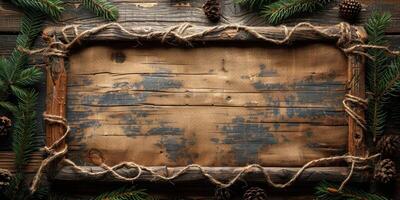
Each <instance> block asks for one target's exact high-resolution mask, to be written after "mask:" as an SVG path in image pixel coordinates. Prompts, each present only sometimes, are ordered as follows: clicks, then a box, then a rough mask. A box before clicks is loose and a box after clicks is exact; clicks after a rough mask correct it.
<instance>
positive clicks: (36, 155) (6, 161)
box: [0, 151, 43, 173]
mask: <svg viewBox="0 0 400 200" xmlns="http://www.w3.org/2000/svg"><path fill="white" fill-rule="evenodd" d="M42 155H43V154H42V152H38V151H37V152H33V153H32V155H31V158H30V159H29V162H28V164H27V165H26V167H25V168H24V172H27V173H32V172H36V170H37V169H38V168H39V166H40V164H41V162H42V160H43V157H42ZM0 168H3V169H7V170H10V171H11V172H15V154H14V153H12V152H0Z"/></svg>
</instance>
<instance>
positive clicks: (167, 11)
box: [0, 0, 400, 34]
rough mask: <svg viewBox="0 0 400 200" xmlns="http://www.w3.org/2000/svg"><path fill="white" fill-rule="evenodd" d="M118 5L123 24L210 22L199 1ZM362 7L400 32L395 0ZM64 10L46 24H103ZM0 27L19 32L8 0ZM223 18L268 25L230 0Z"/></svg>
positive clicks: (328, 15) (0, 1)
mask: <svg viewBox="0 0 400 200" xmlns="http://www.w3.org/2000/svg"><path fill="white" fill-rule="evenodd" d="M110 1H112V2H114V4H115V5H116V6H117V7H118V9H119V12H120V18H119V22H120V23H122V24H124V25H126V26H143V25H144V26H151V27H164V28H165V27H167V26H171V25H175V24H177V23H181V22H190V23H194V24H196V25H205V26H210V25H213V24H212V23H210V22H209V21H208V20H207V18H206V17H205V15H204V13H203V11H202V9H201V6H202V4H203V3H204V2H203V1H201V0H189V1H169V0H158V1H146V2H143V1H126V0H110ZM360 1H361V2H362V4H363V10H362V14H361V17H360V19H359V20H358V21H357V22H356V23H357V24H361V23H364V22H365V21H366V19H367V17H368V15H369V13H371V12H372V11H373V10H385V11H390V12H391V13H392V14H393V23H392V24H391V26H390V28H389V29H388V30H387V32H388V33H392V34H394V33H399V32H400V28H399V27H400V6H398V1H397V0H385V1H381V0H360ZM65 2H66V3H65V7H66V11H65V12H63V14H62V17H61V19H60V20H59V21H58V22H56V23H55V22H52V21H48V22H47V24H48V25H67V24H81V25H83V26H89V27H90V26H94V25H96V24H99V23H104V21H103V20H102V19H100V18H96V17H95V16H94V15H93V14H92V13H91V12H89V11H88V10H86V9H84V8H83V6H82V3H81V2H80V1H79V0H66V1H65ZM335 2H336V3H333V4H332V5H331V6H330V7H329V8H328V9H327V10H324V11H321V12H317V13H314V14H311V15H305V16H300V17H298V18H296V19H292V20H289V21H287V22H286V24H289V25H291V24H294V23H297V22H300V21H310V22H312V23H315V24H323V25H332V24H337V23H339V22H341V21H343V19H340V18H339V17H338V6H337V2H338V0H337V1H335ZM0 9H1V12H0V30H3V31H6V32H18V30H19V24H20V17H21V12H20V11H19V10H18V9H17V8H16V7H15V6H13V5H11V4H10V3H9V2H8V1H7V0H0ZM222 14H223V16H222V21H221V22H220V24H229V23H237V24H243V25H249V26H267V24H266V23H265V20H263V19H262V18H261V17H259V16H257V14H255V13H253V12H250V11H248V10H246V9H244V8H240V6H237V5H234V4H233V3H232V1H231V0H224V1H223V8H222Z"/></svg>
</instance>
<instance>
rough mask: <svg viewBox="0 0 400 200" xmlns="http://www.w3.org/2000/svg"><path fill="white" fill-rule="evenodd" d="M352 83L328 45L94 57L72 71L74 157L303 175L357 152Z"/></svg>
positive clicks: (103, 51) (80, 55)
mask: <svg viewBox="0 0 400 200" xmlns="http://www.w3.org/2000/svg"><path fill="white" fill-rule="evenodd" d="M346 81H347V59H346V57H345V56H344V55H343V54H342V53H341V52H340V51H339V50H338V49H337V48H336V47H334V46H332V45H328V44H311V45H305V46H303V47H290V48H276V47H275V48H272V47H270V48H268V47H202V48H194V49H179V48H165V47H161V48H125V49H121V48H118V47H114V48H113V47H110V46H109V47H104V46H93V47H90V48H84V49H83V50H81V51H80V52H76V53H74V54H73V55H72V56H71V57H70V66H69V70H68V89H67V91H68V92H67V93H68V97H67V117H68V120H69V122H70V125H71V127H72V133H73V134H71V137H70V138H69V142H68V143H69V145H70V152H69V157H71V158H73V159H74V160H75V161H78V163H80V164H82V165H91V164H93V163H96V162H98V160H99V157H101V158H102V159H103V160H104V161H105V162H106V163H107V164H110V165H113V164H116V163H119V162H121V161H134V162H137V163H139V164H143V165H152V166H157V165H168V166H183V165H187V164H190V163H197V164H201V165H205V166H242V165H246V164H249V163H259V164H262V165H265V166H292V167H293V166H300V165H302V164H304V163H305V162H307V161H309V160H312V159H316V158H320V157H326V156H331V155H339V154H343V153H345V152H347V139H348V138H347V135H348V126H347V118H346V117H345V114H344V111H343V108H342V105H341V101H342V100H343V97H344V94H345V93H346V90H345V89H346V88H345V85H346Z"/></svg>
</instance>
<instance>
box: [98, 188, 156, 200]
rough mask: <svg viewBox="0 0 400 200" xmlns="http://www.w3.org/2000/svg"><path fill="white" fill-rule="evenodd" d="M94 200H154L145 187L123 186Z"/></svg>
mask: <svg viewBox="0 0 400 200" xmlns="http://www.w3.org/2000/svg"><path fill="white" fill-rule="evenodd" d="M93 200H153V198H152V197H151V196H150V195H149V194H147V193H146V192H145V190H143V189H136V188H135V187H122V188H119V189H116V190H114V191H111V192H106V193H103V194H101V195H99V196H97V197H96V198H94V199H93Z"/></svg>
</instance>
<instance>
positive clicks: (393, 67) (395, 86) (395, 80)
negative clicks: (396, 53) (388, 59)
mask: <svg viewBox="0 0 400 200" xmlns="http://www.w3.org/2000/svg"><path fill="white" fill-rule="evenodd" d="M378 85H379V88H380V89H379V91H380V94H379V95H381V96H382V101H383V102H385V103H386V102H388V101H389V100H390V99H391V98H393V97H397V96H399V95H400V57H398V58H395V59H393V61H392V63H391V64H390V65H389V66H387V67H386V68H384V70H383V72H382V74H381V75H380V79H379V80H378Z"/></svg>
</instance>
